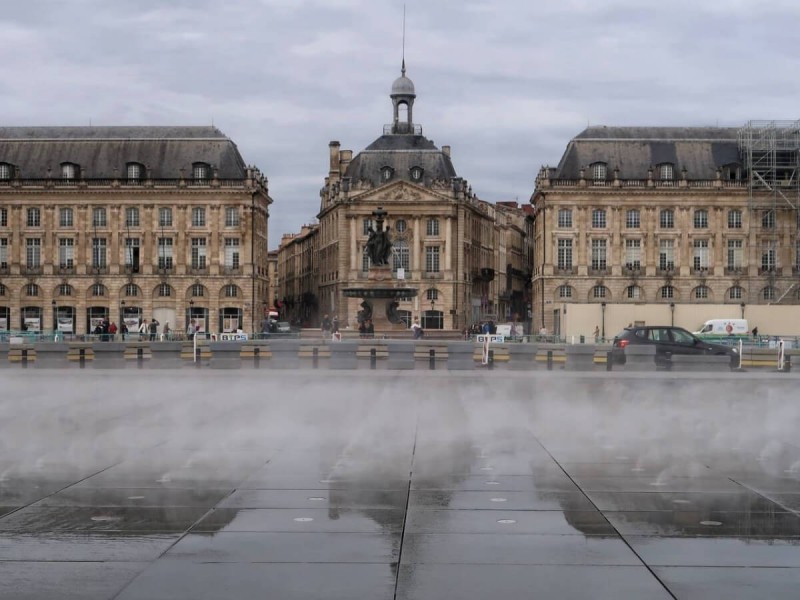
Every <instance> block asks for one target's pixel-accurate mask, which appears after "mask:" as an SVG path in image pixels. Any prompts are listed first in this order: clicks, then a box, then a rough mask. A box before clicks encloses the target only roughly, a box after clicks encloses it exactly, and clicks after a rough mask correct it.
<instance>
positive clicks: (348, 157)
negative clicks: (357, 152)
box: [340, 150, 353, 173]
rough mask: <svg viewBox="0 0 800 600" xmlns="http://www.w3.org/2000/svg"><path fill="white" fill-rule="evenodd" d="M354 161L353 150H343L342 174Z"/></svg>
mask: <svg viewBox="0 0 800 600" xmlns="http://www.w3.org/2000/svg"><path fill="white" fill-rule="evenodd" d="M352 160H353V151H352V150H342V155H341V161H340V164H341V165H342V173H344V172H345V171H346V170H347V165H349V164H350V161H352Z"/></svg>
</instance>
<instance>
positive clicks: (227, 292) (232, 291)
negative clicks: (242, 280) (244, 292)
mask: <svg viewBox="0 0 800 600" xmlns="http://www.w3.org/2000/svg"><path fill="white" fill-rule="evenodd" d="M222 292H223V294H224V296H225V297H226V298H236V297H237V296H238V295H239V288H238V287H236V286H235V285H233V284H232V283H229V284H228V285H226V286H225V287H224V288H223V290H222Z"/></svg>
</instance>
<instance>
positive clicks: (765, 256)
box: [761, 240, 777, 271]
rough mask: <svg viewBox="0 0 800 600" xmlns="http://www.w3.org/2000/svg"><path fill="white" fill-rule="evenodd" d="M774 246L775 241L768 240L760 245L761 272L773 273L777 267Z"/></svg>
mask: <svg viewBox="0 0 800 600" xmlns="http://www.w3.org/2000/svg"><path fill="white" fill-rule="evenodd" d="M775 244H776V242H775V241H773V240H769V241H766V242H764V243H763V244H762V245H761V269H762V270H763V271H774V270H775V269H776V267H777V254H776V250H775Z"/></svg>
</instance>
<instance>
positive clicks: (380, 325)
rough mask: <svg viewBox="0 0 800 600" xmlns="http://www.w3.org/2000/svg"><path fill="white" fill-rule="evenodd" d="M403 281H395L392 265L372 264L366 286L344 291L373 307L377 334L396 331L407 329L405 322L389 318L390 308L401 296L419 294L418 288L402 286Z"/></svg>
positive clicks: (373, 320) (350, 296)
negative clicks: (393, 320)
mask: <svg viewBox="0 0 800 600" xmlns="http://www.w3.org/2000/svg"><path fill="white" fill-rule="evenodd" d="M402 283H403V282H402V281H395V280H394V279H393V277H392V267H390V266H389V265H380V266H372V267H370V269H369V274H368V276H367V281H366V282H365V284H364V287H360V288H348V289H345V290H343V293H344V295H345V296H346V297H348V298H361V299H362V300H364V301H366V302H368V303H369V305H370V306H371V307H372V325H373V327H374V328H375V335H376V336H377V335H379V334H380V333H389V332H395V331H406V330H407V327H406V325H405V323H402V322H400V323H392V322H391V321H390V320H389V316H388V309H389V307H390V306H391V305H392V303H394V302H397V300H398V299H399V298H413V297H414V296H416V295H417V290H416V288H406V287H401V286H399V285H398V284H402Z"/></svg>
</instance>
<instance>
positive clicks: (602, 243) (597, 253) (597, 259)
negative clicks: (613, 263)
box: [592, 240, 607, 271]
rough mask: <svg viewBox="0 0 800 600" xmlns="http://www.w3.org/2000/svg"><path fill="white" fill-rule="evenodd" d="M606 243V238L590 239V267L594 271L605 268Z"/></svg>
mask: <svg viewBox="0 0 800 600" xmlns="http://www.w3.org/2000/svg"><path fill="white" fill-rule="evenodd" d="M606 243H607V240H592V269H594V270H595V271H605V270H606V266H607V263H606Z"/></svg>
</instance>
